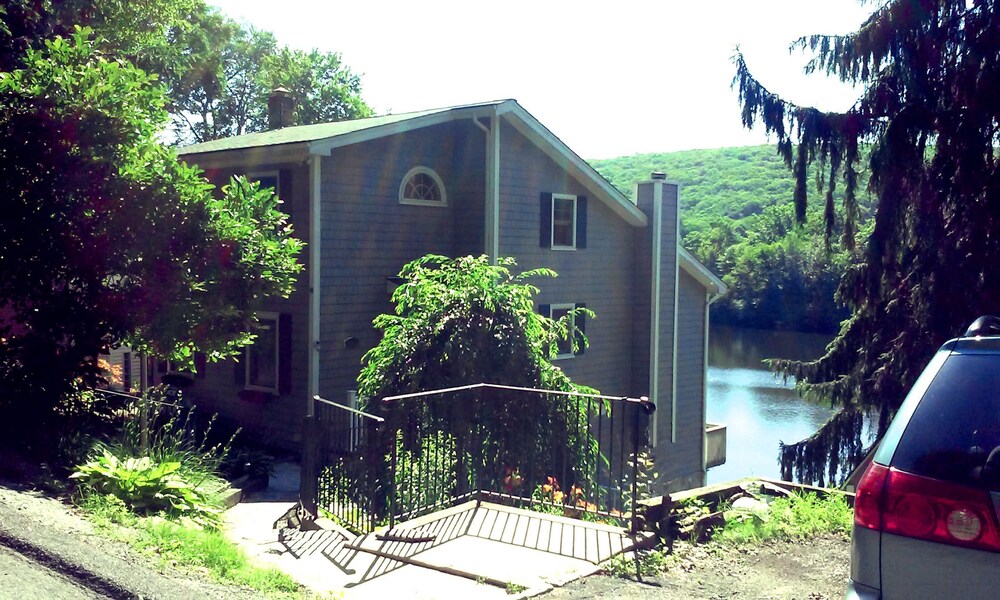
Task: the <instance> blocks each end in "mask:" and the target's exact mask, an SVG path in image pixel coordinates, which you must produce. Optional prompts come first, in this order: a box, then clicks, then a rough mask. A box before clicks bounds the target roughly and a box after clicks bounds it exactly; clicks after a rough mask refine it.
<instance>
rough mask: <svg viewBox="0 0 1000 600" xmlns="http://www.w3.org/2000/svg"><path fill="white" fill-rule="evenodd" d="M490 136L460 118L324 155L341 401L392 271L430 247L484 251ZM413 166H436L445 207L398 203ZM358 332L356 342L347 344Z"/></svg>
mask: <svg viewBox="0 0 1000 600" xmlns="http://www.w3.org/2000/svg"><path fill="white" fill-rule="evenodd" d="M484 156H485V141H484V135H483V133H482V132H481V131H479V129H478V128H476V127H475V125H474V124H472V123H471V122H455V123H447V124H444V125H437V126H434V127H428V128H426V129H420V130H417V131H413V132H410V133H405V134H401V135H396V136H392V137H388V138H381V139H377V140H373V141H369V142H364V143H361V144H355V145H352V146H347V147H343V148H337V149H335V150H334V151H333V152H332V154H331V156H330V157H329V158H324V159H323V164H322V168H321V184H320V185H321V189H322V203H321V205H322V218H323V222H322V238H321V239H322V244H321V252H322V258H321V264H322V275H321V277H322V298H321V309H320V314H321V317H320V323H321V325H320V347H321V353H320V383H319V385H320V393H321V395H323V396H325V397H328V398H330V399H331V400H335V401H343V399H344V398H345V397H346V396H345V394H346V390H349V389H354V388H355V387H356V380H357V376H358V372H359V370H360V367H361V362H360V361H361V356H362V355H363V353H364V351H365V350H366V349H367V348H371V347H373V346H375V345H376V344H377V343H378V340H379V332H378V331H377V330H376V329H375V328H374V327H373V326H372V319H374V318H375V316H377V315H378V314H381V313H384V312H389V311H391V310H392V305H391V303H390V295H389V292H388V291H387V288H386V283H387V282H386V278H387V277H391V276H394V275H396V274H397V273H398V272H399V270H400V268H401V267H402V266H403V265H404V264H405V263H407V262H409V261H411V260H413V259H415V258H418V257H420V256H423V255H425V254H429V253H436V254H444V255H448V256H454V255H456V254H481V253H482V251H483V242H482V240H483V217H482V215H483V212H484V208H483V207H484V200H483V196H484V193H485V191H484V183H483V182H484V178H485V175H484V166H483V165H484V160H485V158H484ZM415 166H424V167H429V168H431V169H433V170H434V171H435V172H436V173H437V174H438V175H439V176H440V178H441V180H442V182H443V183H444V186H445V193H446V196H447V206H445V207H433V206H412V205H405V204H400V202H399V186H400V183H401V182H402V180H403V177H404V176H405V175H406V173H407V172H409V171H410V169H412V168H413V167H415ZM352 337H353V338H357V339H358V340H359V343H358V345H357V346H356V347H354V348H348V347H346V346H345V344H344V341H345V340H347V339H348V338H352Z"/></svg>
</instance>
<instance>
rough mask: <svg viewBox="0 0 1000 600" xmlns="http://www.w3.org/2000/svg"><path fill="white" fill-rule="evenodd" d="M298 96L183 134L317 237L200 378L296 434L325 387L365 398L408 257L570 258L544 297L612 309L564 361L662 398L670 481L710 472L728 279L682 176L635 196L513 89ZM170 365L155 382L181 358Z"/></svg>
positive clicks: (599, 379)
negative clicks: (700, 245)
mask: <svg viewBox="0 0 1000 600" xmlns="http://www.w3.org/2000/svg"><path fill="white" fill-rule="evenodd" d="M288 101H289V100H288V98H287V96H283V95H280V94H279V95H276V96H272V99H271V102H270V103H269V104H271V108H272V111H271V113H272V114H271V116H272V126H273V128H272V129H271V130H268V131H264V132H259V133H252V134H247V135H241V136H236V137H232V138H226V139H220V140H215V141H210V142H205V143H200V144H195V145H192V146H188V147H185V148H182V149H181V150H180V155H181V158H182V159H183V160H185V161H187V162H189V163H193V164H197V165H199V166H200V167H201V168H202V169H204V170H205V171H206V175H207V176H208V178H209V179H210V180H212V181H213V182H215V183H217V184H222V183H224V182H225V181H227V180H228V178H229V177H230V176H231V175H234V174H244V175H247V176H248V177H250V178H256V179H258V180H260V181H261V182H262V184H263V185H268V186H273V187H274V188H275V190H277V192H278V195H279V196H280V197H281V199H282V200H283V202H284V204H283V207H284V209H285V210H286V212H288V213H289V215H290V217H291V221H292V223H293V225H294V227H295V231H296V233H297V235H298V236H300V237H301V238H302V239H303V240H304V241H305V242H306V243H307V246H306V252H305V256H303V260H304V263H305V267H306V269H305V271H304V273H303V275H302V278H301V280H300V282H299V284H298V286H297V288H296V291H295V292H294V293H293V294H292V295H291V297H290V298H288V299H286V300H275V301H272V302H269V303H268V304H267V305H266V306H263V307H262V309H263V312H261V313H260V315H261V323H262V329H261V331H260V332H259V337H258V339H257V341H256V343H255V344H254V345H253V346H252V347H251V348H249V349H248V350H247V351H246V353H245V354H244V357H243V359H242V360H241V361H238V362H236V361H230V362H229V363H228V364H226V363H221V364H216V365H208V366H207V368H205V369H203V370H201V371H200V372H199V375H198V376H197V379H195V380H194V381H193V384H192V385H191V387H190V390H189V392H188V393H189V394H192V395H193V396H194V397H195V398H196V399H198V400H199V401H203V402H208V403H211V409H212V410H215V411H218V412H219V413H220V414H222V415H228V416H230V417H233V418H237V419H238V420H239V421H240V422H241V423H242V425H243V427H244V429H245V430H249V431H252V432H254V433H255V434H256V435H258V436H260V438H261V439H265V440H267V441H269V442H270V443H272V444H278V445H285V446H289V447H296V446H297V445H298V444H299V443H300V442H301V436H302V423H303V416H304V415H305V414H306V413H307V410H309V403H310V401H311V400H310V399H311V398H312V397H313V396H314V395H317V394H318V395H320V396H322V397H324V398H328V399H331V400H335V401H338V402H343V403H344V404H348V403H350V402H351V401H352V397H353V394H354V392H353V391H352V390H353V389H354V387H355V380H356V377H357V374H358V371H359V369H360V361H361V357H362V355H363V354H364V352H365V351H366V350H367V349H369V348H371V347H373V346H374V345H375V344H376V343H377V342H378V339H379V338H378V335H379V332H378V331H377V330H376V329H374V328H373V326H372V319H373V318H374V317H375V316H376V315H378V314H380V313H383V312H388V311H391V310H392V305H391V303H390V293H391V290H392V289H393V286H394V285H395V283H394V280H393V278H394V276H395V275H396V274H397V273H398V271H399V269H400V267H401V266H402V265H403V264H404V263H406V262H408V261H410V260H412V259H414V258H417V257H420V256H423V255H425V254H428V253H437V254H444V255H448V256H460V255H467V254H476V255H479V254H483V253H485V254H488V255H489V256H491V257H497V256H514V257H516V259H517V261H518V265H519V267H520V268H522V269H532V268H536V267H550V268H553V269H555V271H556V272H558V274H559V277H558V278H557V279H554V280H546V281H544V282H543V286H544V287H543V289H542V291H541V294H540V296H539V302H540V306H539V310H543V311H546V312H548V313H549V314H551V315H553V316H559V315H560V314H561V313H562V312H564V311H566V310H567V309H569V308H572V307H573V306H577V305H580V304H584V305H586V306H587V307H588V308H590V309H592V310H593V311H594V312H595V313H596V318H595V319H593V320H592V321H590V322H588V323H586V333H587V336H588V338H589V340H590V347H589V348H588V349H587V350H586V353H584V354H580V355H574V354H573V353H572V350H571V348H568V347H567V348H564V349H563V350H564V351H563V352H561V353H560V355H559V356H558V357H557V360H558V361H559V362H558V364H559V366H560V367H561V368H563V369H564V370H565V371H566V372H567V373H568V374H569V375H570V376H571V377H572V378H573V379H574V380H575V381H578V382H580V383H584V384H587V385H590V386H593V387H595V388H597V389H599V390H601V391H602V392H603V393H606V394H615V395H623V396H624V395H629V396H633V397H634V396H648V397H650V398H651V399H652V400H653V401H654V402H655V403H656V405H657V407H658V409H657V411H656V413H655V415H656V417H655V427H654V429H655V432H654V436H655V444H656V450H655V455H656V459H657V471H658V473H659V475H660V478H661V486H660V487H661V488H663V489H678V488H683V487H689V486H691V485H699V484H702V483H703V482H704V479H705V471H706V467H705V464H706V463H705V461H706V454H705V452H706V450H705V436H706V433H705V431H706V423H705V372H706V368H705V366H706V354H707V352H706V349H707V346H706V340H707V336H708V311H709V306H710V305H711V303H712V301H713V300H714V299H715V298H717V297H718V296H719V295H720V294H722V293H723V292H724V291H725V286H724V285H723V284H722V282H721V281H719V279H718V278H716V277H715V276H714V275H712V273H710V272H709V271H708V270H707V269H705V267H703V266H702V265H701V264H699V263H698V262H697V261H696V260H695V259H694V258H693V257H692V256H691V255H690V254H689V253H687V252H686V251H685V250H684V249H683V248H681V247H680V246H679V244H678V212H677V211H678V193H679V190H678V186H677V185H676V184H673V183H669V182H667V181H665V180H664V179H663V178H662V177H659V176H654V178H652V179H651V180H649V181H646V182H643V183H641V184H639V186H638V190H637V200H636V201H634V202H633V201H632V200H630V199H629V198H627V197H625V196H624V195H622V194H621V193H620V192H619V191H618V190H616V189H615V188H614V187H612V186H611V185H610V184H609V183H608V182H607V181H606V180H605V179H604V178H602V177H601V176H600V175H599V174H598V173H597V172H596V171H595V170H594V169H593V168H592V167H591V166H590V165H588V164H587V163H586V162H585V161H584V160H582V159H581V158H580V157H579V156H577V155H576V154H575V153H574V152H573V151H572V150H570V149H569V148H568V147H567V146H566V145H565V144H564V143H563V142H562V141H560V140H559V138H557V137H556V136H555V135H553V134H552V132H550V131H549V130H548V129H546V128H545V127H544V126H543V125H542V124H541V123H539V122H538V121H537V120H536V119H535V118H534V117H533V116H531V115H530V114H529V113H528V112H527V111H526V110H525V109H524V108H522V107H521V106H520V105H519V104H518V103H517V102H516V101H514V100H503V101H496V102H486V103H482V104H472V105H466V106H456V107H450V108H442V109H435V110H426V111H421V112H413V113H406V114H397V115H387V116H381V117H373V118H367V119H359V120H355V121H346V122H337V123H325V124H317V125H307V126H298V127H290V126H284V127H282V126H281V125H283V123H281V120H282V115H283V114H285V115H287V114H289V110H288V104H287V102H288ZM581 325H582V324H581ZM154 371H157V370H156V369H154ZM158 371H159V372H154V373H151V379H152V380H153V382H154V383H155V382H156V381H157V380H158V379H157V378H158V377H162V376H164V375H165V374H170V368H169V365H165V367H161V368H160V369H159V370H158Z"/></svg>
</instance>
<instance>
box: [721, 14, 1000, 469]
mask: <svg viewBox="0 0 1000 600" xmlns="http://www.w3.org/2000/svg"><path fill="white" fill-rule="evenodd" d="M997 9H998V7H997V3H996V2H995V0H891V1H888V2H883V3H881V4H880V5H879V6H878V7H877V8H876V10H875V11H874V12H873V14H872V15H871V17H869V18H868V19H867V20H866V21H865V22H864V23H863V24H862V25H861V27H860V28H859V29H858V30H857V31H856V32H854V33H852V34H849V35H844V36H826V35H814V36H810V37H804V38H801V39H799V40H798V41H796V42H795V43H794V44H793V45H792V47H793V48H801V49H808V50H809V51H811V52H813V55H814V56H813V58H812V60H811V61H810V62H809V63H808V65H807V67H806V70H807V72H816V71H821V72H826V73H828V74H832V75H835V76H837V77H839V78H840V79H841V80H843V81H846V82H850V83H855V84H860V85H862V86H864V88H865V91H864V93H863V94H862V96H861V97H860V98H859V100H858V101H857V102H856V104H855V105H854V106H853V107H852V108H851V109H850V110H848V111H846V112H844V113H824V112H820V111H818V110H816V109H813V108H806V107H799V106H796V105H793V104H791V103H789V102H787V101H785V100H783V99H782V98H781V97H779V96H778V95H776V94H774V93H772V92H770V91H769V90H767V89H765V88H764V87H763V86H761V85H760V83H759V82H757V81H756V80H755V79H754V78H753V77H752V75H751V74H750V72H749V70H748V68H747V65H746V63H745V62H744V60H743V57H742V56H741V55H740V54H739V53H737V55H736V57H735V62H736V67H737V73H736V77H735V79H734V86H738V88H739V94H740V100H741V102H742V105H743V122H744V124H745V125H746V126H748V127H751V126H753V125H754V124H756V123H760V124H762V125H763V126H764V128H765V129H766V130H767V131H768V132H770V133H772V134H774V135H775V136H776V137H777V139H778V151H779V152H780V153H781V155H782V156H783V157H784V158H785V160H786V163H787V164H788V165H789V166H790V167H792V168H793V171H794V173H795V175H796V178H797V187H796V191H795V196H794V197H795V203H796V207H797V209H798V210H797V216H798V217H799V219H800V220H801V219H802V218H803V217H804V215H805V206H806V201H807V198H806V181H805V179H806V178H805V169H806V166H807V165H808V164H809V163H810V162H811V161H817V162H819V163H820V164H821V166H822V167H823V168H824V169H825V175H826V176H825V178H821V180H823V179H825V187H826V200H825V204H826V206H825V213H826V224H827V227H828V231H830V230H831V228H832V225H833V221H834V211H833V206H832V197H831V194H832V191H833V190H834V189H835V186H836V182H837V181H838V180H843V182H844V184H845V187H846V189H845V194H844V213H845V216H844V223H843V224H844V227H843V231H844V233H843V237H842V240H843V243H844V244H845V245H846V246H847V247H849V248H851V247H853V246H854V243H855V236H856V233H855V229H854V226H855V223H856V220H857V205H856V202H855V191H856V187H857V181H858V179H857V173H858V161H859V156H860V151H861V148H862V145H863V144H870V145H871V158H870V160H869V166H870V169H871V181H870V184H869V189H870V191H871V192H872V194H873V195H874V196H875V197H876V198H877V205H876V212H875V219H874V227H873V230H872V233H871V235H870V236H869V237H868V239H867V241H866V243H865V244H864V246H863V248H861V249H859V250H858V252H859V258H860V261H859V263H858V264H857V265H856V266H853V267H851V268H850V269H849V270H848V271H847V273H846V274H845V275H844V277H843V279H842V280H841V283H840V287H839V290H838V294H839V297H840V298H841V299H842V300H843V301H844V302H845V303H846V304H847V305H848V306H849V307H850V309H851V310H852V315H851V317H850V318H849V319H848V320H846V321H845V322H844V323H843V325H842V327H841V329H840V332H839V334H838V335H837V337H836V339H835V340H834V341H833V342H832V343H831V344H830V346H829V347H828V348H827V352H826V354H825V355H824V356H823V357H822V358H820V359H819V360H818V361H815V362H808V363H799V362H794V361H776V362H775V363H774V365H773V366H774V367H775V368H776V369H778V370H779V371H781V372H783V373H785V374H787V375H792V376H794V377H795V378H796V379H797V381H798V383H799V386H800V389H801V390H802V391H803V392H804V393H805V394H807V395H813V396H817V397H822V398H826V399H829V400H830V401H831V402H832V403H833V404H834V405H836V406H838V407H840V413H839V414H838V415H837V416H835V417H834V418H833V419H832V420H831V421H830V422H829V423H827V424H826V425H825V426H824V427H823V428H822V429H821V430H820V431H819V432H818V433H817V434H816V435H814V436H813V437H811V438H809V439H807V440H804V441H803V442H800V443H797V444H790V445H786V446H783V447H782V448H781V463H782V471H783V475H784V476H786V477H787V476H791V475H793V474H794V475H795V476H796V477H797V478H799V479H801V480H804V481H819V482H822V481H824V479H830V480H835V479H837V478H838V477H842V476H844V475H845V474H846V473H847V472H848V470H849V469H850V467H851V466H852V465H853V464H855V463H856V462H857V461H858V459H859V458H860V457H861V455H862V451H863V447H864V443H863V442H864V441H863V440H861V427H862V417H863V416H864V415H871V414H877V415H878V427H877V432H876V435H877V436H879V437H880V436H881V435H882V434H883V433H884V432H885V429H886V427H887V426H888V423H889V421H890V420H891V418H892V417H893V415H894V414H895V413H896V411H897V410H898V408H899V406H900V403H901V401H902V399H903V396H904V394H905V392H906V391H907V390H908V389H909V388H910V387H911V386H912V384H913V383H914V381H915V379H916V377H917V375H918V374H919V373H920V371H921V370H922V368H923V366H924V365H925V364H926V363H927V361H928V360H929V358H930V357H931V355H932V354H933V352H934V351H935V350H936V348H937V347H938V346H939V345H940V344H941V343H942V342H943V341H945V340H947V339H948V338H950V337H954V336H955V335H956V334H958V333H960V332H961V331H962V330H963V328H964V327H965V326H967V325H968V323H969V322H971V320H972V319H974V318H975V317H976V316H978V315H980V314H984V313H989V312H994V311H996V310H997V309H998V303H1000V277H998V275H1000V273H998V272H997V269H998V265H1000V244H997V243H996V240H995V239H994V237H995V232H996V231H998V230H1000V229H998V226H1000V163H998V160H997V152H996V148H997V145H998V143H1000V139H998V127H1000V104H998V103H996V102H995V101H994V99H995V98H996V97H997V94H1000V10H997ZM793 142H794V143H795V144H797V147H795V148H793ZM821 185H823V182H822V181H821ZM828 235H829V234H828Z"/></svg>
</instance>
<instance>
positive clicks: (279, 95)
mask: <svg viewBox="0 0 1000 600" xmlns="http://www.w3.org/2000/svg"><path fill="white" fill-rule="evenodd" d="M291 125H292V93H291V92H289V91H288V90H286V89H285V88H283V87H277V88H274V89H273V90H272V91H271V95H270V96H268V97H267V128H268V129H281V128H282V127H290V126H291Z"/></svg>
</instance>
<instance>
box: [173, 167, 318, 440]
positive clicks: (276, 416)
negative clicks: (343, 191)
mask: <svg viewBox="0 0 1000 600" xmlns="http://www.w3.org/2000/svg"><path fill="white" fill-rule="evenodd" d="M264 171H280V172H281V175H282V176H283V177H288V178H290V181H283V182H282V183H281V187H282V188H285V186H286V185H287V186H288V188H287V189H288V191H289V192H290V197H284V196H283V197H282V201H283V202H284V203H285V204H284V206H283V209H284V210H286V212H289V213H290V214H291V223H292V226H293V227H294V230H295V236H296V237H298V238H299V239H302V240H303V241H305V242H307V243H308V241H309V240H308V236H309V169H308V167H307V166H306V165H304V164H301V163H295V164H280V163H258V164H254V165H247V166H246V168H240V169H238V170H236V169H224V170H210V171H208V172H207V173H206V175H207V176H208V177H209V180H210V181H212V183H214V184H216V185H217V186H220V187H221V186H222V185H225V184H226V183H228V181H229V178H230V176H232V175H234V174H246V173H258V172H264ZM299 261H300V262H302V263H303V264H304V265H305V267H306V270H303V271H302V273H301V274H300V275H299V279H298V281H297V283H296V286H295V291H294V292H293V293H292V295H291V296H290V297H289V298H287V299H281V298H276V299H270V300H268V301H266V302H264V303H263V304H261V306H260V310H262V311H268V312H276V313H279V314H286V315H289V317H290V320H291V327H292V336H291V357H290V361H291V363H290V367H291V369H290V371H291V372H290V389H289V391H288V393H287V394H283V395H278V396H275V397H273V398H271V399H268V400H266V401H264V402H260V403H259V402H255V401H249V400H246V399H242V398H241V397H240V394H239V392H240V391H241V390H242V386H241V385H237V384H236V382H235V368H236V367H235V364H234V363H233V361H232V360H225V361H221V362H219V363H216V364H209V365H207V366H206V368H205V373H204V376H203V377H201V378H198V379H196V381H195V385H194V386H192V388H191V390H190V392H189V393H190V394H191V395H192V396H193V397H194V398H195V399H196V400H197V401H198V403H199V405H201V406H204V407H205V408H206V409H207V410H210V411H213V412H218V414H219V416H220V418H223V419H225V420H228V421H231V422H234V423H239V425H240V426H241V427H242V428H243V431H244V433H243V436H244V439H253V440H255V441H257V442H260V443H266V444H270V445H274V446H283V447H287V448H289V449H298V445H299V443H300V441H301V425H302V417H303V415H305V407H306V401H305V399H306V394H307V386H308V374H307V369H308V363H307V360H308V356H307V351H306V349H307V347H308V329H309V277H308V268H309V251H308V246H307V247H306V249H304V250H303V252H302V253H301V254H300V255H299Z"/></svg>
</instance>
